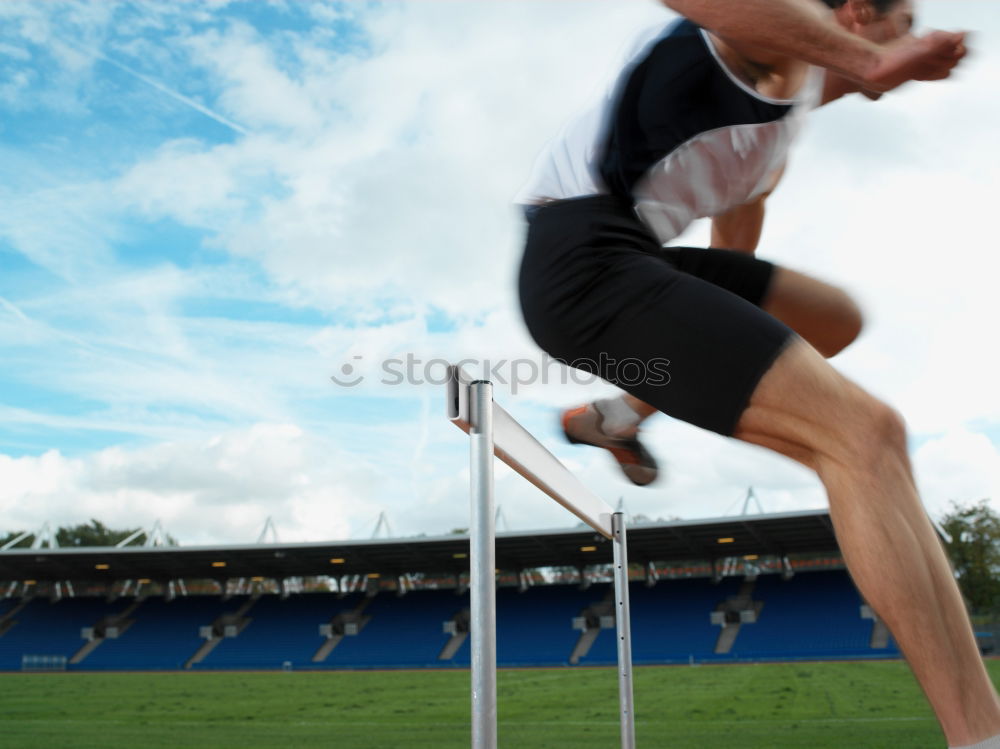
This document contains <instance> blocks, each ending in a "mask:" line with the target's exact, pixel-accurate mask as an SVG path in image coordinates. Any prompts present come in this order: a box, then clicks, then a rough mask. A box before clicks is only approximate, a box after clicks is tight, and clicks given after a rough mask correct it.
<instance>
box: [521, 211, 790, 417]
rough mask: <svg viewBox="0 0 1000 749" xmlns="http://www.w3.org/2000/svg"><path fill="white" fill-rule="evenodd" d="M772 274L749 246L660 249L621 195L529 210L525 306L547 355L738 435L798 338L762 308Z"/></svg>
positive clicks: (658, 405)
mask: <svg viewBox="0 0 1000 749" xmlns="http://www.w3.org/2000/svg"><path fill="white" fill-rule="evenodd" d="M773 270H774V266H773V265H771V263H768V262H767V261H765V260H760V259H758V258H756V257H754V256H752V255H749V254H746V253H741V252H731V251H728V250H706V249H696V248H688V247H670V248H664V247H661V246H660V244H659V242H658V241H657V240H656V238H655V237H654V236H653V235H652V234H651V233H650V232H649V230H648V229H647V228H646V227H645V226H644V225H643V224H642V223H641V222H640V221H639V219H638V218H637V217H636V215H635V213H634V212H633V210H632V207H631V205H629V204H627V203H624V202H623V201H621V200H620V199H618V198H615V197H611V196H593V197H587V198H578V199H574V200H565V201H558V202H555V203H550V204H547V205H545V206H543V207H541V208H538V209H533V211H532V217H531V219H530V221H529V223H528V237H527V242H526V247H525V251H524V257H523V259H522V261H521V271H520V277H519V292H520V297H521V310H522V312H523V314H524V320H525V323H526V324H527V326H528V331H529V332H530V333H531V336H532V337H533V338H534V339H535V342H536V343H537V344H538V345H539V346H541V348H542V349H543V350H545V351H546V352H547V353H549V354H550V355H552V356H554V357H556V358H557V359H560V360H562V361H564V362H566V363H567V364H570V365H571V366H574V367H577V368H578V369H581V370H585V371H587V372H591V373H594V374H597V375H599V376H601V377H602V378H603V379H605V380H607V381H608V382H611V383H613V384H615V385H617V386H619V387H621V388H622V389H623V390H625V391H627V392H629V393H631V394H632V395H634V396H636V397H637V398H641V399H642V400H644V401H645V402H647V403H649V404H650V405H652V406H655V407H656V408H658V409H659V410H660V411H663V412H664V413H666V414H669V415H670V416H674V417H676V418H678V419H683V420H684V421H687V422H690V423H692V424H695V425H697V426H700V427H703V428H705V429H710V430H712V431H713V432H718V433H720V434H724V435H731V434H732V433H733V431H734V430H735V428H736V424H737V422H738V421H739V418H740V416H741V415H742V413H743V411H744V409H745V408H746V406H747V404H748V402H749V400H750V396H751V394H752V393H753V391H754V389H755V388H756V387H757V383H758V382H759V381H760V378H761V377H763V375H764V373H765V372H766V371H767V369H768V368H769V367H770V366H771V364H772V363H773V362H774V360H775V359H776V358H777V356H778V354H780V353H781V351H782V350H784V348H785V346H786V345H787V344H788V343H789V342H790V341H791V340H792V339H793V337H794V335H795V334H794V333H793V332H792V330H791V329H790V328H789V327H787V326H786V325H785V324H784V323H782V322H780V321H778V320H777V319H775V318H774V317H772V316H771V315H769V314H768V313H766V312H764V311H763V310H761V309H760V307H759V305H760V303H761V301H762V300H763V299H764V296H765V294H766V293H767V289H768V285H769V284H770V280H771V274H772V272H773Z"/></svg>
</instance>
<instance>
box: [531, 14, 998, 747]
mask: <svg viewBox="0 0 1000 749" xmlns="http://www.w3.org/2000/svg"><path fill="white" fill-rule="evenodd" d="M664 2H665V4H666V5H668V6H669V7H671V8H673V9H674V10H676V11H678V12H679V13H680V14H681V15H682V16H684V18H683V19H682V20H680V21H679V22H676V23H672V24H671V25H669V26H668V27H667V28H665V29H663V30H661V31H660V32H659V33H657V34H655V35H654V36H653V37H652V38H650V39H649V40H648V41H646V43H644V44H642V45H641V46H640V48H639V50H638V51H637V52H636V53H635V55H634V57H633V59H632V61H631V62H630V64H629V65H628V67H627V68H626V69H625V70H624V71H623V72H622V74H621V76H620V78H619V80H618V82H617V84H616V86H615V88H614V91H613V93H612V95H610V96H609V97H608V98H607V99H606V100H605V101H603V102H602V103H601V106H600V107H598V108H595V109H594V110H592V111H591V112H589V113H588V114H586V115H584V116H582V117H581V118H580V119H578V120H576V121H575V122H574V123H573V124H572V125H570V127H568V128H567V129H566V130H565V131H564V132H563V134H562V135H561V136H560V137H559V138H557V139H556V140H555V141H553V143H552V144H551V145H550V147H549V148H548V150H547V152H546V153H545V154H544V155H543V156H542V158H541V159H540V160H539V162H538V164H537V166H536V169H535V172H534V175H533V177H532V179H531V182H530V183H529V186H528V187H527V188H526V190H525V191H524V192H522V194H521V195H520V196H519V202H521V203H523V204H524V205H526V206H527V210H526V214H528V216H529V224H528V235H527V239H526V245H525V251H524V256H523V259H522V262H521V269H520V276H519V293H520V299H521V308H522V312H523V314H524V319H525V323H526V324H527V327H528V330H529V332H530V333H531V335H532V336H533V338H534V339H535V341H536V342H537V343H538V344H539V346H541V348H543V349H544V350H545V351H547V352H548V353H549V354H551V355H553V356H554V357H556V358H559V359H561V360H563V361H565V362H567V363H568V364H570V365H572V366H575V367H577V368H580V369H582V370H585V371H588V372H592V373H596V374H598V375H600V376H601V377H602V378H603V379H605V380H607V381H608V382H611V383H614V384H616V385H618V386H619V387H621V388H622V389H623V390H625V391H626V392H627V393H628V394H629V395H631V396H634V397H635V398H636V399H637V401H638V402H643V403H647V404H649V405H650V406H652V407H654V408H655V409H657V410H659V411H663V412H664V413H667V414H669V415H671V416H674V417H676V418H680V419H683V420H685V421H688V422H690V423H692V424H694V425H696V426H700V427H702V428H705V429H709V430H712V431H715V432H717V433H720V434H723V435H726V436H729V437H733V438H735V439H739V440H743V441H746V442H749V443H752V444H756V445H762V446H764V447H767V448H770V449H772V450H774V451H776V452H778V453H780V454H783V455H786V456H788V457H790V458H792V459H794V460H797V461H799V462H800V463H802V464H804V465H805V466H807V467H809V468H811V469H813V470H814V471H815V472H816V473H817V475H818V476H819V478H820V480H821V481H822V483H823V485H824V487H825V488H826V491H827V495H828V498H829V503H830V515H831V518H832V520H833V523H834V527H835V530H836V533H837V538H838V541H839V544H840V548H841V551H842V553H843V555H844V559H845V562H846V563H847V566H848V569H849V570H850V572H851V575H852V576H853V578H854V581H855V583H856V584H857V586H858V588H859V590H860V591H861V593H862V595H863V596H864V597H865V598H866V599H867V601H868V602H869V604H870V605H871V606H872V607H873V608H874V609H875V611H876V612H877V613H878V615H879V617H880V618H881V619H882V620H883V621H884V622H885V623H886V624H887V625H888V627H889V629H890V631H891V632H892V634H893V636H894V638H895V640H896V642H897V643H898V644H899V646H900V649H901V650H902V652H903V653H904V655H905V656H906V658H907V660H908V662H909V664H910V667H911V668H912V669H913V672H914V674H915V675H916V678H917V680H918V681H919V682H920V684H921V686H922V687H923V689H924V691H925V693H926V695H927V697H928V699H929V701H930V703H931V706H932V707H933V709H934V711H935V713H936V715H937V717H938V720H939V721H940V724H941V726H942V729H943V731H944V734H945V737H946V739H947V741H948V743H949V746H950V747H975V749H988V748H993V747H995V748H996V749H1000V700H998V697H997V694H996V691H995V690H994V689H993V686H992V684H991V683H990V681H989V678H988V676H987V674H986V670H985V668H984V666H983V663H982V659H981V658H980V655H979V651H978V649H977V647H976V643H975V639H974V637H973V634H972V629H971V627H970V624H969V620H968V616H967V614H966V612H965V607H964V604H963V601H962V598H961V595H960V593H959V591H958V587H957V585H956V583H955V579H954V577H953V575H952V572H951V568H950V566H949V564H948V560H947V557H946V556H945V554H944V550H943V549H942V547H941V544H940V541H939V539H938V537H937V535H936V533H935V531H934V528H933V526H932V525H931V523H930V520H929V518H928V517H927V515H926V513H925V512H924V510H923V506H922V505H921V502H920V499H919V497H918V496H917V492H916V489H915V483H914V480H913V475H912V471H911V468H910V464H909V459H908V455H907V446H906V431H905V426H904V424H903V421H902V419H901V417H900V416H899V415H898V414H897V413H896V412H895V411H894V410H892V409H891V408H890V407H889V406H887V405H886V404H884V403H882V402H880V401H879V400H877V399H876V398H875V397H873V396H872V395H870V394H869V393H867V392H866V391H864V390H863V389H862V388H860V387H859V386H857V385H856V384H854V383H853V382H851V381H849V380H847V379H846V378H845V377H843V376H842V375H840V374H839V373H838V372H837V371H836V370H834V369H833V367H832V366H831V365H830V364H829V363H828V362H827V361H826V359H825V358H824V356H823V354H824V353H827V354H829V353H832V352H834V351H835V350H837V349H838V347H839V348H842V347H843V345H846V343H847V342H849V339H850V338H853V335H851V336H845V337H844V338H845V340H833V339H828V338H823V337H822V336H821V337H820V338H815V337H812V336H810V334H809V331H806V330H798V331H796V330H795V329H793V328H792V327H790V326H789V324H787V323H786V322H783V321H782V319H781V318H782V317H785V318H787V316H786V315H781V314H780V310H778V309H776V308H775V307H774V305H773V304H772V303H771V297H772V296H775V298H778V297H780V295H781V293H780V292H778V291H777V289H778V288H779V286H780V285H781V284H785V285H787V286H790V287H791V288H792V289H793V291H792V292H790V293H789V294H787V296H788V298H789V299H790V300H796V299H805V300H809V299H810V298H811V294H810V287H809V279H806V280H804V281H799V280H798V279H799V278H800V277H799V276H797V275H795V274H792V273H791V272H790V271H785V270H784V269H777V268H776V267H775V266H773V265H771V264H770V263H767V262H766V261H764V260H761V259H759V258H756V257H754V256H752V255H750V254H746V253H738V252H731V251H726V250H711V249H690V248H676V247H672V248H664V246H663V245H664V243H666V242H669V241H670V240H672V239H674V238H675V237H677V236H678V235H679V234H680V233H681V232H682V231H683V230H684V229H685V228H686V227H687V226H688V225H689V224H690V223H691V221H692V220H694V219H695V218H698V217H702V216H721V215H724V214H726V213H727V212H729V211H731V210H732V209H734V208H736V207H738V206H741V205H745V204H747V203H750V202H752V201H753V200H754V199H755V198H757V197H759V196H760V195H761V194H763V193H764V192H766V191H767V190H768V189H769V188H771V187H772V186H773V180H774V174H775V172H776V170H778V169H779V168H780V167H781V165H782V164H783V163H784V162H785V158H786V154H787V150H788V147H789V144H790V142H791V140H792V139H793V137H794V136H795V134H796V132H797V131H798V129H799V128H800V125H801V121H802V118H803V117H804V115H805V113H806V112H807V111H808V110H809V109H811V108H813V107H814V106H815V105H816V104H817V103H818V101H819V100H820V97H821V90H822V88H823V85H824V82H823V76H822V75H821V73H820V71H818V70H817V68H823V69H826V70H827V71H831V72H832V73H834V74H836V75H838V76H840V77H841V78H844V79H847V80H849V81H852V82H853V83H854V84H856V85H857V86H858V87H859V88H861V89H863V90H865V91H868V92H870V93H871V94H872V95H877V94H880V93H883V92H886V91H889V90H892V89H894V88H896V87H897V86H899V85H902V84H903V83H905V82H907V81H911V80H936V79H941V78H946V77H948V75H949V74H950V72H951V70H952V69H953V68H954V67H955V66H956V65H957V64H958V63H959V61H960V60H961V58H962V57H963V56H964V54H965V35H964V34H962V33H950V32H941V31H937V32H932V33H930V34H928V35H926V36H921V37H915V36H910V35H905V36H901V37H900V38H899V39H896V40H895V41H893V42H891V43H889V44H886V45H880V44H878V43H876V41H877V40H872V39H868V38H866V37H865V35H864V34H863V33H858V32H859V31H861V27H863V26H864V25H865V24H863V23H862V20H863V17H864V16H866V15H871V16H874V15H875V14H876V12H877V11H876V8H875V6H874V5H872V4H871V3H870V1H869V2H865V1H864V0H848V3H849V8H848V11H845V12H850V13H852V14H855V15H856V21H857V23H856V24H852V25H849V26H848V27H846V28H845V26H843V25H841V23H842V18H841V14H840V13H833V12H831V11H830V9H829V8H827V7H825V6H824V5H823V4H822V3H820V2H818V0H664ZM878 41H881V40H878ZM802 278H804V277H802ZM776 295H777V296H776ZM789 303H791V302H789ZM813 315H814V316H815V311H814V312H813ZM848 332H850V331H848ZM820 333H823V331H820ZM855 334H856V333H855ZM664 362H669V365H668V372H669V376H668V377H664V376H663V372H664V368H663V365H664ZM637 370H638V375H637ZM598 426H601V425H598Z"/></svg>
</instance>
